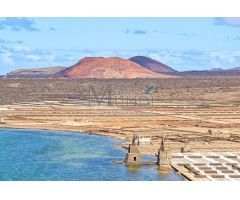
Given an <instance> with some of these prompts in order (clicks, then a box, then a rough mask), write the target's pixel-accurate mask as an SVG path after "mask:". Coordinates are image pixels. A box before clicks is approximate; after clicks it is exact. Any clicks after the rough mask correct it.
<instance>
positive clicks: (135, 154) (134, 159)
mask: <svg viewBox="0 0 240 200" xmlns="http://www.w3.org/2000/svg"><path fill="white" fill-rule="evenodd" d="M136 140H137V136H136V135H134V136H133V139H132V144H129V146H128V152H127V154H126V157H125V162H126V163H127V164H128V165H140V164H141V163H142V156H141V153H140V150H139V146H138V145H137V144H136Z"/></svg>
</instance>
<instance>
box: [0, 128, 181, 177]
mask: <svg viewBox="0 0 240 200" xmlns="http://www.w3.org/2000/svg"><path fill="white" fill-rule="evenodd" d="M119 143H121V141H120V140H116V139H113V138H111V137H105V136H96V135H89V134H80V133H72V132H61V131H40V130H23V129H0V180H1V181H10V180H26V181H33V180H36V181H37V180H40V181H43V180H45V181H47V180H52V181H60V180H61V181H71V180H77V181H128V180H129V181H180V180H183V178H182V177H181V176H179V175H178V174H176V172H175V171H171V172H170V173H166V172H160V171H159V170H158V168H157V166H143V167H139V168H128V167H126V166H125V165H121V164H114V163H113V162H114V161H116V160H122V159H123V158H124V157H125V153H126V150H124V149H122V148H121V147H119V146H118V144H119Z"/></svg>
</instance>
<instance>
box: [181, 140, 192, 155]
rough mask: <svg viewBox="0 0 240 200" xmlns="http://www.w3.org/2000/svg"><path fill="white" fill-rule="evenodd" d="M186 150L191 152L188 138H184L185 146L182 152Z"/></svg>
mask: <svg viewBox="0 0 240 200" xmlns="http://www.w3.org/2000/svg"><path fill="white" fill-rule="evenodd" d="M185 152H191V148H190V146H189V140H188V139H185V140H184V147H182V148H181V153H185Z"/></svg>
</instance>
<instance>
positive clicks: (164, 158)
mask: <svg viewBox="0 0 240 200" xmlns="http://www.w3.org/2000/svg"><path fill="white" fill-rule="evenodd" d="M168 154H169V153H168V151H167V150H166V149H165V135H164V136H163V137H162V141H161V145H160V148H159V149H158V154H157V164H158V165H159V166H160V167H167V168H168V167H169V166H170V158H169V155H168Z"/></svg>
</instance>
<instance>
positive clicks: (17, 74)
mask: <svg viewBox="0 0 240 200" xmlns="http://www.w3.org/2000/svg"><path fill="white" fill-rule="evenodd" d="M64 69H66V67H47V68H34V69H18V70H15V71H12V72H9V73H8V74H6V76H5V78H49V77H51V76H53V75H54V74H56V73H57V72H60V71H62V70H64Z"/></svg>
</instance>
